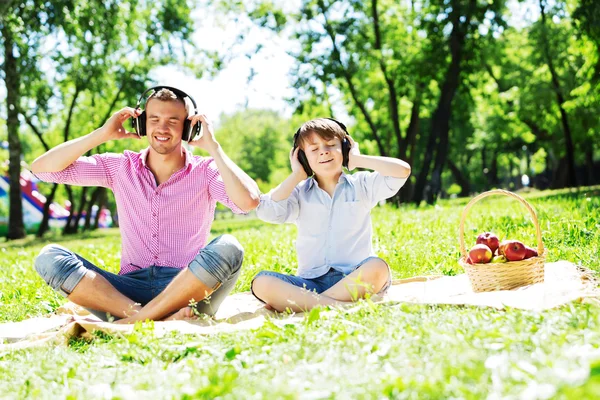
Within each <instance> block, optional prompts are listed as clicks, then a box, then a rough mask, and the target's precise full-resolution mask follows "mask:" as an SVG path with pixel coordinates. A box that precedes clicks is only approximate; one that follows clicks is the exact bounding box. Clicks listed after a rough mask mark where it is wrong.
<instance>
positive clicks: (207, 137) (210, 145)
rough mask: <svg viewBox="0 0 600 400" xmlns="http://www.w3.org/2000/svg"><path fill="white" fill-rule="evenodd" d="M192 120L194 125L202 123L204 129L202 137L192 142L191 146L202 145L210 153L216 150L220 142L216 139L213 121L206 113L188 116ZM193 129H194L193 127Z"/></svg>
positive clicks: (201, 132) (201, 133)
mask: <svg viewBox="0 0 600 400" xmlns="http://www.w3.org/2000/svg"><path fill="white" fill-rule="evenodd" d="M188 119H189V120H191V121H192V125H191V126H192V127H194V126H196V124H198V123H201V124H202V130H201V131H200V137H198V138H197V139H195V140H192V141H191V142H190V145H191V146H195V147H200V148H201V149H204V150H206V151H208V152H209V153H210V152H211V151H213V150H216V149H217V148H218V147H219V142H217V140H216V139H215V132H214V130H213V125H212V122H210V120H209V119H208V117H207V116H206V115H205V114H196V115H191V116H189V117H188ZM192 131H193V129H192Z"/></svg>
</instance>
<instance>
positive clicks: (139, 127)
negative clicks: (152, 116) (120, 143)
mask: <svg viewBox="0 0 600 400" xmlns="http://www.w3.org/2000/svg"><path fill="white" fill-rule="evenodd" d="M131 124H132V125H133V129H135V131H136V132H137V134H138V135H139V136H146V111H142V113H141V114H140V115H139V116H138V117H137V118H134V119H133V120H132V121H131Z"/></svg>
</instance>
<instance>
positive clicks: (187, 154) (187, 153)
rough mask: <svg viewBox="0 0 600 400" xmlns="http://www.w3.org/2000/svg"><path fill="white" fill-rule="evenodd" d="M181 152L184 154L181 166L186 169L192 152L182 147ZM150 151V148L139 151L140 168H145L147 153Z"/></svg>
mask: <svg viewBox="0 0 600 400" xmlns="http://www.w3.org/2000/svg"><path fill="white" fill-rule="evenodd" d="M182 149H183V152H184V154H185V164H184V165H183V168H187V167H188V166H189V165H190V162H191V161H192V152H191V151H188V150H187V149H186V148H185V147H182ZM149 151H150V147H146V148H145V149H143V150H142V151H140V162H141V163H142V166H144V167H147V166H148V164H147V160H148V152H149Z"/></svg>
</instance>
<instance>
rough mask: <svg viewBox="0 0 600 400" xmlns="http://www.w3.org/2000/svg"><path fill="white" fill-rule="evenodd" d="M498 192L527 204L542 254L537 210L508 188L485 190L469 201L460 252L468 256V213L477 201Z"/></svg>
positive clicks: (462, 219)
mask: <svg viewBox="0 0 600 400" xmlns="http://www.w3.org/2000/svg"><path fill="white" fill-rule="evenodd" d="M497 194H498V195H503V196H509V197H513V198H515V199H517V200H519V201H520V202H521V204H523V205H524V206H525V208H526V209H527V211H529V213H530V214H531V219H532V220H533V224H534V225H535V234H536V236H537V251H538V254H539V255H542V253H543V252H544V243H542V231H541V229H540V224H539V223H538V218H537V214H536V213H535V210H534V209H533V207H532V206H531V204H529V203H528V202H527V201H526V200H525V199H524V198H522V197H521V196H519V195H518V194H515V193H513V192H509V191H508V190H502V189H495V190H490V191H488V192H483V193H481V194H480V195H478V196H476V197H474V198H473V199H471V201H469V203H468V204H467V206H466V207H465V209H464V210H463V212H462V216H461V217H460V228H459V236H460V252H461V254H462V256H463V257H466V256H467V248H466V246H465V220H466V219H467V213H468V212H469V210H470V209H471V207H473V205H474V204H475V203H477V202H478V201H479V200H481V199H483V198H485V197H488V196H493V195H497Z"/></svg>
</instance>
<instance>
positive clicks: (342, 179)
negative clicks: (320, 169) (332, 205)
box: [307, 172, 348, 190]
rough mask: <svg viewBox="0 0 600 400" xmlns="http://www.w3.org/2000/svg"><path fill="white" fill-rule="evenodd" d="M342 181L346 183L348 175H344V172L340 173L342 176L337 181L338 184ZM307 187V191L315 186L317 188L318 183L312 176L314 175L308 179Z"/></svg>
mask: <svg viewBox="0 0 600 400" xmlns="http://www.w3.org/2000/svg"><path fill="white" fill-rule="evenodd" d="M344 181H346V182H347V181H348V175H347V174H345V173H344V172H342V174H341V175H340V178H339V179H338V183H342V182H344ZM307 185H308V187H307V189H308V190H310V189H312V187H313V186H314V185H317V186H319V183H318V182H317V180H316V179H315V176H314V175H313V176H311V177H310V178H308V182H307Z"/></svg>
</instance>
